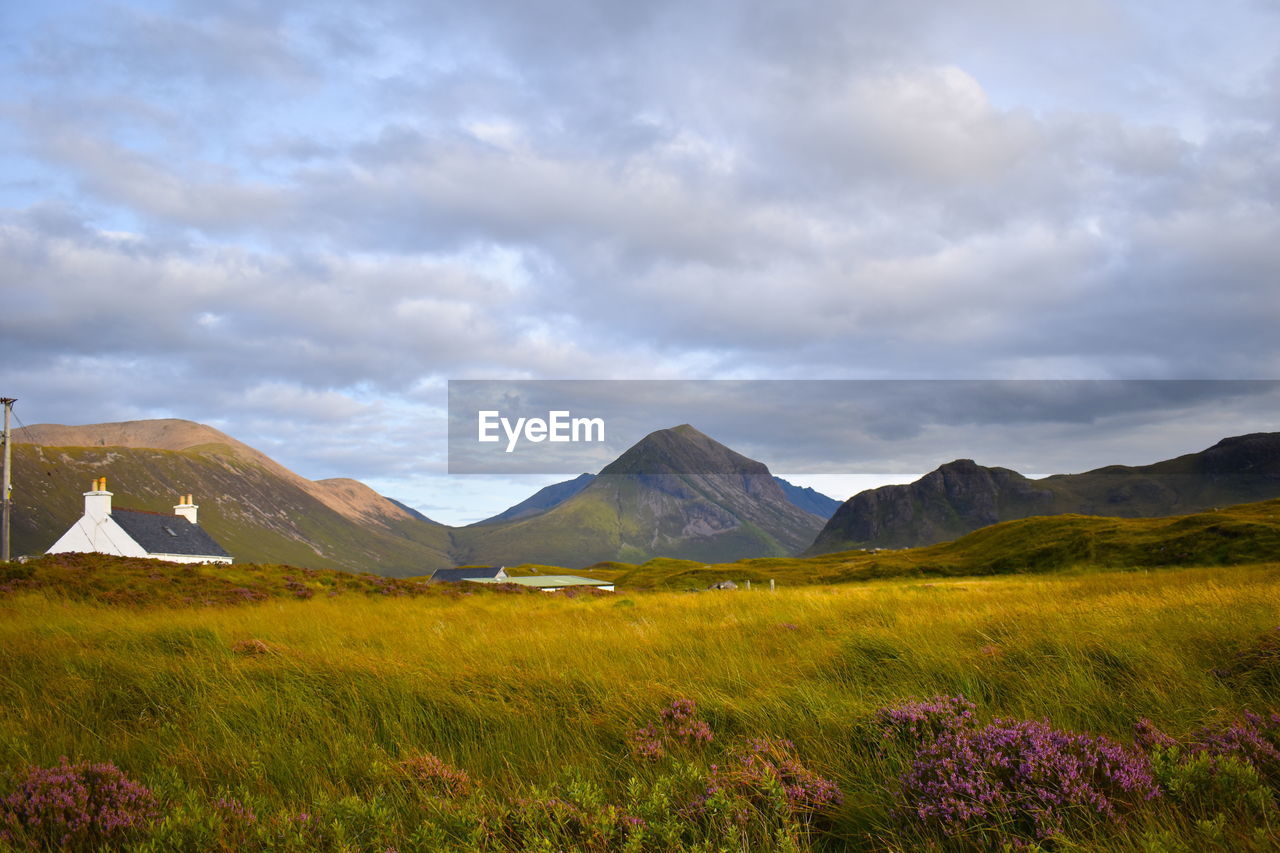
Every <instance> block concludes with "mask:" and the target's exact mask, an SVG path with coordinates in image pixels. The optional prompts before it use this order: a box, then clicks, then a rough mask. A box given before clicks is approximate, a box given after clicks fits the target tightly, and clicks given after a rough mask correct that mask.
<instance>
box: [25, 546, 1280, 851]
mask: <svg viewBox="0 0 1280 853" xmlns="http://www.w3.org/2000/svg"><path fill="white" fill-rule="evenodd" d="M1278 582H1280V564H1265V565H1257V566H1242V567H1226V568H1212V569H1182V570H1176V571H1166V572H1156V573H1141V572H1140V573H1133V572H1130V573H1110V574H1090V575H1084V576H1079V577H1070V576H1033V577H1002V578H983V579H964V580H957V581H953V580H947V581H940V582H937V583H906V582H881V583H875V584H869V585H864V586H839V587H809V588H800V589H785V590H779V591H778V592H777V593H772V594H771V593H769V592H767V591H763V590H756V591H753V592H750V593H748V592H745V591H737V592H723V593H710V592H707V593H701V594H696V595H693V594H680V593H647V594H631V595H623V594H619V595H617V596H613V597H599V598H577V599H566V598H563V597H559V596H548V595H521V596H507V597H503V596H468V597H463V598H458V599H451V598H445V597H430V596H429V597H422V598H394V597H387V598H364V597H355V598H353V597H342V598H334V599H324V598H314V599H311V600H289V599H274V600H269V601H265V602H262V603H257V604H248V605H242V606H236V607H213V608H206V609H152V610H130V609H124V608H113V607H107V606H101V605H96V604H92V603H84V602H74V601H67V600H63V599H60V598H56V597H52V596H50V595H48V594H45V593H42V592H24V593H20V594H18V595H15V596H10V597H8V598H4V599H0V769H3V770H6V771H9V772H11V773H16V772H17V771H18V770H19V769H20V768H23V767H26V766H29V765H39V766H52V765H53V764H55V763H56V762H57V761H58V759H59V757H60V756H69V757H70V758H71V759H72V760H81V759H83V760H93V761H102V762H112V763H114V764H116V765H117V766H119V767H120V768H121V769H122V770H123V771H124V772H125V773H126V774H127V775H128V776H129V777H130V778H132V779H135V780H138V781H141V782H143V783H144V784H147V785H149V786H151V787H152V789H154V790H155V791H156V792H157V794H158V796H159V798H160V800H161V802H162V803H163V804H167V805H166V806H165V808H166V809H167V813H168V814H169V818H168V823H167V824H166V826H165V828H164V829H163V833H167V834H162V837H163V838H165V839H167V840H166V843H170V844H178V843H180V842H181V843H185V844H188V845H190V846H192V847H193V849H194V848H196V847H198V846H200V845H202V844H206V845H207V844H210V843H214V842H216V843H218V844H223V845H229V844H231V842H230V841H228V840H227V839H228V838H231V837H232V836H229V835H226V833H225V832H223V834H221V835H219V834H218V832H219V831H215V830H216V821H215V820H214V819H213V818H212V817H210V815H211V814H213V812H210V811H209V809H211V808H213V807H212V806H210V805H209V804H211V803H214V802H215V801H217V800H218V799H219V798H225V797H230V798H233V799H235V800H236V801H237V802H240V803H247V804H252V805H253V807H254V808H255V809H256V810H257V812H258V814H259V815H260V816H261V815H267V814H272V815H277V816H283V815H295V816H297V815H301V814H304V813H305V814H306V815H308V816H309V817H308V819H309V820H310V819H314V820H316V821H318V822H324V823H326V825H331V826H338V827H340V829H337V830H326V831H327V832H330V833H331V834H330V835H326V836H325V838H326V839H328V841H327V842H326V843H329V842H332V843H334V844H340V845H346V846H347V847H348V849H378V850H381V849H384V847H385V846H386V845H387V844H388V843H394V844H396V845H399V846H398V849H401V850H406V849H432V845H434V844H438V843H441V842H440V836H436V835H431V832H428V829H429V827H427V826H426V824H425V823H424V821H425V818H424V814H427V813H428V812H429V810H428V811H427V812H424V810H423V809H424V806H423V805H422V803H421V802H420V801H419V800H418V799H415V797H414V796H411V795H410V793H406V792H405V790H404V789H403V788H401V787H397V786H396V785H395V784H392V783H390V782H389V781H388V780H389V779H393V778H394V775H395V774H394V768H395V767H396V766H397V763H398V762H400V761H402V760H404V759H407V758H411V757H413V756H418V755H422V754H424V753H430V754H433V755H435V756H439V757H440V758H441V759H443V760H444V761H446V762H448V763H450V764H452V765H454V766H456V767H458V768H461V769H462V770H463V771H465V772H466V773H467V774H469V776H470V777H471V778H472V779H474V780H476V782H477V783H478V784H479V785H480V787H481V789H482V790H483V791H484V792H486V793H485V796H487V797H489V798H491V799H493V800H496V801H504V802H516V801H520V800H521V799H522V798H523V799H529V798H531V797H536V796H538V795H539V793H540V792H542V793H545V792H546V791H547V790H550V789H551V788H553V787H554V786H556V785H557V784H564V779H565V778H567V777H566V776H565V773H566V771H567V770H571V771H572V772H571V776H572V778H573V779H574V780H576V782H575V783H574V784H583V785H589V786H594V788H595V789H598V791H599V792H600V796H601V797H603V798H604V799H605V800H606V801H608V802H618V801H620V800H621V799H622V798H624V797H625V796H626V788H627V784H628V780H630V779H632V778H633V777H637V776H639V777H643V778H646V779H649V780H651V781H652V779H653V778H655V777H654V774H656V773H658V772H659V771H658V770H656V769H653V768H647V767H644V766H641V765H638V764H637V761H636V759H635V758H634V756H633V755H632V754H631V751H630V749H629V746H628V738H629V736H630V735H631V733H632V732H634V731H635V730H636V729H637V728H639V727H640V726H642V725H645V724H646V723H648V722H650V721H652V720H653V719H654V718H655V717H656V715H657V714H658V712H659V711H660V710H661V708H663V707H665V706H667V705H669V704H670V703H671V701H673V700H675V699H678V698H688V699H691V700H693V701H694V702H696V704H697V707H698V708H699V710H700V714H701V718H702V719H705V720H706V721H707V723H708V724H709V725H710V726H711V729H712V730H713V731H714V733H715V738H716V741H715V744H716V746H715V750H722V749H728V747H729V744H732V743H736V742H738V740H739V739H744V738H747V737H757V736H759V737H778V738H787V739H789V740H791V741H792V742H794V744H795V752H796V754H797V755H798V756H799V757H800V758H801V759H802V760H803V761H804V762H805V764H806V765H807V766H808V767H809V768H811V769H812V770H813V771H814V772H816V773H819V774H821V775H823V776H826V777H829V778H831V779H833V780H834V781H835V782H836V783H838V784H839V786H840V787H841V788H842V789H843V790H844V792H845V801H844V805H843V806H841V807H840V808H839V809H838V810H836V811H835V813H834V814H833V815H832V818H831V823H830V825H829V826H827V827H826V828H824V829H823V830H822V831H821V832H818V833H816V834H814V835H812V836H806V837H805V839H804V843H805V844H807V845H811V846H815V847H818V848H829V849H840V848H846V847H847V848H859V849H885V848H891V847H894V846H895V845H896V846H902V845H904V844H906V843H907V842H906V841H904V840H903V839H904V838H905V836H902V835H900V834H899V833H900V827H899V826H897V825H896V824H895V823H894V822H893V821H892V820H891V819H890V806H891V802H892V798H893V795H894V791H895V781H894V778H895V777H896V776H897V775H898V774H900V773H901V772H902V771H903V770H904V768H905V763H904V762H905V758H904V756H901V755H894V754H888V753H885V752H884V751H883V750H882V749H880V748H879V745H878V742H877V738H878V735H877V733H876V731H875V728H874V724H873V721H874V717H875V712H876V710H877V709H878V708H881V707H884V706H886V705H890V704H893V703H895V702H898V701H901V700H903V699H906V698H910V697H921V698H923V697H929V696H935V695H954V694H963V695H964V696H966V697H968V698H969V699H970V700H972V701H973V702H975V703H976V704H977V706H978V711H977V714H978V716H979V717H981V718H984V719H985V718H990V717H1005V718H1018V719H1048V720H1051V721H1052V723H1053V724H1054V725H1055V726H1059V727H1062V728H1066V729H1071V730H1076V731H1084V732H1092V733H1096V734H1103V735H1109V736H1112V737H1114V738H1116V739H1118V740H1120V741H1122V742H1128V741H1130V740H1131V738H1132V735H1131V732H1132V727H1133V724H1134V722H1135V720H1136V719H1138V718H1140V717H1143V718H1148V719H1150V720H1151V721H1153V722H1154V723H1155V724H1156V725H1157V726H1159V727H1160V728H1161V729H1163V730H1164V731H1166V732H1169V733H1171V734H1174V735H1178V734H1185V733H1188V732H1191V731H1192V730H1194V729H1196V728H1198V727H1201V726H1204V725H1208V724H1218V723H1225V722H1228V721H1230V720H1231V719H1234V718H1236V717H1238V716H1239V715H1240V714H1241V713H1242V712H1244V711H1246V710H1249V709H1252V710H1257V711H1265V710H1269V709H1271V708H1274V707H1276V706H1278V705H1280V697H1277V695H1276V684H1277V682H1280V678H1252V679H1251V678H1227V677H1223V676H1222V675H1221V670H1222V669H1223V667H1224V666H1227V665H1228V664H1230V662H1231V661H1232V660H1234V659H1235V656H1236V655H1237V654H1238V653H1239V652H1241V651H1242V650H1246V649H1248V648H1250V647H1251V645H1252V644H1255V643H1256V642H1257V638H1258V637H1259V636H1260V635H1262V634H1264V633H1265V632H1266V631H1268V630H1269V629H1272V628H1274V627H1275V626H1276V625H1277V624H1278V623H1280V585H1278ZM1215 672H1218V674H1215ZM718 756H719V757H718ZM682 760H687V761H688V762H691V765H697V766H701V767H704V768H705V766H706V765H707V764H709V763H711V762H714V761H717V760H723V758H722V756H721V754H720V753H719V752H716V751H714V750H713V751H709V752H707V753H706V754H698V755H690V756H686V757H685V759H682ZM672 772H676V771H672ZM681 772H683V771H681ZM646 774H647V775H646ZM0 794H3V789H0ZM1153 808H1154V809H1155V811H1153V812H1152V814H1151V815H1150V816H1148V819H1147V822H1145V823H1142V824H1140V825H1138V826H1136V827H1132V828H1130V829H1129V830H1127V831H1126V832H1127V834H1125V835H1123V836H1116V837H1115V838H1113V839H1111V840H1110V841H1109V842H1106V843H1107V844H1108V845H1112V846H1116V847H1118V848H1126V849H1127V848H1134V849H1137V848H1139V847H1142V846H1143V845H1147V846H1150V845H1151V844H1156V843H1157V842H1158V843H1159V844H1165V845H1166V846H1168V849H1177V845H1178V844H1190V845H1191V848H1192V849H1202V848H1201V847H1198V846H1197V844H1203V843H1206V842H1205V838H1207V837H1208V836H1205V835H1204V833H1203V831H1202V830H1200V829H1197V827H1196V825H1195V824H1194V823H1188V822H1186V821H1182V822H1180V820H1179V818H1178V816H1177V815H1176V814H1173V813H1169V814H1163V813H1161V812H1160V809H1166V810H1167V809H1169V808H1171V807H1169V806H1167V805H1164V806H1154V807H1153ZM311 816H314V818H312V817H311ZM280 819H281V820H283V817H281V818H280ZM441 820H443V818H441ZM427 823H429V821H427ZM211 826H212V827H214V829H210V827H211ZM202 827H203V828H202ZM1255 829H1257V827H1254V826H1238V827H1235V828H1233V829H1232V832H1234V833H1235V834H1230V833H1228V836H1227V838H1228V840H1229V841H1231V843H1244V842H1243V841H1241V839H1245V838H1246V837H1247V838H1253V836H1252V835H1249V833H1252V832H1253V831H1254V830H1255ZM432 831H435V830H432ZM280 832H283V830H280ZM202 833H204V834H202ZM332 833H336V834H332ZM1161 833H1164V834H1163V835H1161ZM1169 833H1173V834H1172V835H1169ZM1166 836H1168V837H1166ZM278 837H279V838H280V839H283V840H281V841H280V844H281V846H287V843H286V842H287V839H286V838H285V836H284V835H279V836H278ZM184 839H185V840H184ZM211 839H212V841H211ZM219 839H221V840H219ZM433 839H434V840H433ZM1153 839H1155V840H1154V841H1153ZM1161 839H1163V840H1161ZM312 840H314V838H313V839H312ZM137 843H139V844H143V845H145V843H146V842H145V840H142V841H138V842H137ZM297 843H298V844H300V845H301V844H303V843H304V842H303V841H298V842H297ZM458 843H459V844H461V842H458ZM763 843H764V842H763V841H761V840H760V839H757V840H756V842H755V843H754V844H752V845H751V846H753V847H758V846H759V845H760V844H763ZM1099 843H1101V842H1099ZM1250 843H1252V842H1250ZM770 844H772V842H770ZM1223 844H1227V841H1224V842H1223ZM379 845H383V846H379ZM778 845H781V842H778ZM499 846H501V845H499ZM766 846H768V845H766ZM1227 846H1230V845H1229V844H1227ZM691 849H692V848H691ZM698 849H704V848H698ZM706 849H715V848H706Z"/></svg>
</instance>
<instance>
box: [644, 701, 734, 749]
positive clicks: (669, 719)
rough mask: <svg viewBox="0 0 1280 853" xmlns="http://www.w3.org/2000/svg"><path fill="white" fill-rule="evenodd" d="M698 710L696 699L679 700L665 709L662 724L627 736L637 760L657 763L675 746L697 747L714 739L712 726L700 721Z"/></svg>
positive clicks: (650, 726) (660, 722)
mask: <svg viewBox="0 0 1280 853" xmlns="http://www.w3.org/2000/svg"><path fill="white" fill-rule="evenodd" d="M697 713H698V706H697V704H696V703H694V701H693V700H692V699H676V700H674V701H673V702H672V703H671V704H670V705H669V706H667V707H666V708H663V709H662V712H661V713H660V714H659V715H658V722H656V723H650V724H648V725H646V726H642V727H641V728H638V729H635V730H634V731H632V732H631V733H630V734H629V735H628V736H627V741H628V743H629V744H630V745H631V753H632V755H634V756H635V757H636V758H640V759H644V760H646V761H657V760H658V759H660V758H663V757H664V756H666V754H667V750H668V749H669V748H671V747H673V746H677V745H678V746H684V747H697V746H701V745H702V744H707V743H711V741H712V740H713V739H714V737H713V735H712V733H711V726H709V725H707V723H706V722H705V721H704V720H699V719H697V716H696V715H697Z"/></svg>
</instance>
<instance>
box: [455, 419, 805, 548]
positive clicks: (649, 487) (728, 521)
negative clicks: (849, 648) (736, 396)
mask: <svg viewBox="0 0 1280 853" xmlns="http://www.w3.org/2000/svg"><path fill="white" fill-rule="evenodd" d="M581 479H582V478H579V480H581ZM573 482H577V481H573ZM561 485H563V484H561ZM517 506H519V505H517ZM821 527H822V519H821V518H819V517H818V516H816V515H813V514H812V513H808V512H805V511H804V510H801V509H800V508H798V507H796V506H795V505H794V504H792V503H791V502H790V501H789V500H787V497H786V495H785V493H784V492H783V490H782V487H781V486H779V485H778V483H777V481H776V480H775V479H774V478H773V476H772V475H771V474H770V473H769V469H768V468H767V467H766V466H765V465H764V464H763V463H760V462H757V461H755V460H753V459H748V458H747V457H745V456H742V455H741V454H738V453H735V452H734V451H732V450H730V449H729V448H727V447H725V446H724V445H723V444H720V443H719V442H717V441H715V440H713V439H711V438H709V437H707V436H706V435H703V434H702V433H701V432H699V431H698V430H696V429H694V428H693V427H692V426H689V425H688V424H684V425H682V426H678V427H673V428H671V429H663V430H658V431H657V432H653V433H650V434H649V435H648V436H646V437H645V438H643V439H641V440H640V441H639V442H637V443H636V444H635V445H634V446H633V447H631V448H630V449H629V450H627V451H626V452H625V453H623V454H622V456H620V457H618V458H617V459H616V460H614V461H613V462H612V463H610V464H609V465H607V466H606V467H605V468H604V469H603V470H602V471H601V472H600V474H599V475H597V476H596V477H594V478H593V479H591V481H590V482H589V483H587V484H586V486H585V487H584V488H582V489H581V490H580V491H578V492H577V493H576V494H574V495H572V496H571V497H568V498H565V499H563V500H561V501H560V502H559V503H557V504H555V505H554V506H552V507H551V508H550V509H548V510H546V511H544V512H540V513H537V514H534V515H526V516H525V517H523V518H517V519H515V520H508V521H504V522H499V523H494V524H479V525H473V526H471V527H467V528H462V529H460V530H457V531H455V532H454V542H455V556H456V557H457V558H458V561H459V562H460V563H488V564H491V565H500V564H505V565H510V564H513V563H521V562H530V563H544V564H551V565H558V566H566V567H570V568H580V567H582V566H587V565H591V564H593V563H597V562H602V561H606V560H621V561H625V562H642V561H644V560H647V559H649V558H651V557H660V556H679V557H682V558H686V559H691V560H701V561H704V562H708V561H725V560H735V559H740V558H744V557H766V556H784V555H789V554H794V553H796V552H797V551H799V550H800V549H801V548H803V547H804V546H805V545H807V544H808V543H809V542H810V541H812V537H813V536H814V534H816V533H817V532H818V530H819V529H820V528H821Z"/></svg>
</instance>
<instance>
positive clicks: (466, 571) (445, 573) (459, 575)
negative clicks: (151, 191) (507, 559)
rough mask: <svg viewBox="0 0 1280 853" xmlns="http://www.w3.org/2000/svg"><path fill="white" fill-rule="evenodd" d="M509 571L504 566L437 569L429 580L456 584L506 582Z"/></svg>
mask: <svg viewBox="0 0 1280 853" xmlns="http://www.w3.org/2000/svg"><path fill="white" fill-rule="evenodd" d="M506 580H507V571H506V569H505V568H504V567H503V566H464V567H463V568H460V569H436V570H435V572H434V573H433V574H432V575H431V577H430V578H429V581H430V582H431V583H454V582H456V581H491V582H492V581H498V582H502V581H506Z"/></svg>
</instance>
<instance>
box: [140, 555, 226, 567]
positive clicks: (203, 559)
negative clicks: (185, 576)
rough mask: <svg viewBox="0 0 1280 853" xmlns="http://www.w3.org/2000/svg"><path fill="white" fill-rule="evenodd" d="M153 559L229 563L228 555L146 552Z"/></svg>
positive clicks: (179, 561)
mask: <svg viewBox="0 0 1280 853" xmlns="http://www.w3.org/2000/svg"><path fill="white" fill-rule="evenodd" d="M146 556H148V557H151V558H152V559H154V560H164V561H165V562H166V563H223V564H225V565H230V564H231V558H230V557H201V556H195V555H192V554H147V555H146Z"/></svg>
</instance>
